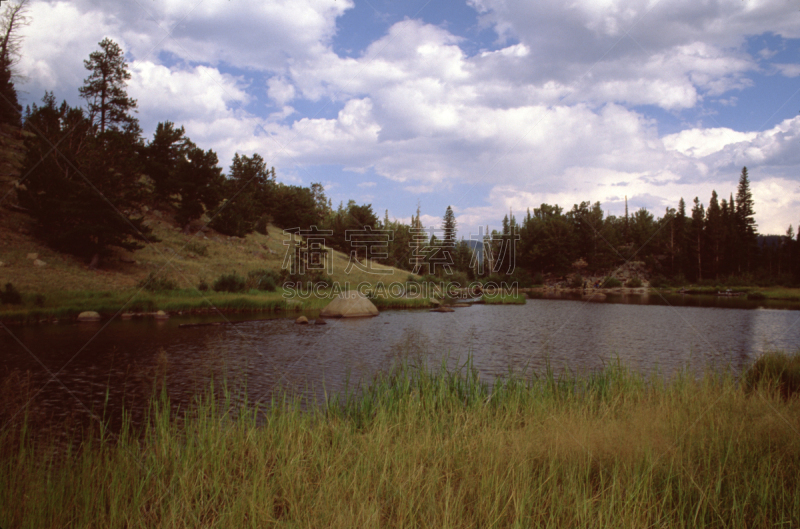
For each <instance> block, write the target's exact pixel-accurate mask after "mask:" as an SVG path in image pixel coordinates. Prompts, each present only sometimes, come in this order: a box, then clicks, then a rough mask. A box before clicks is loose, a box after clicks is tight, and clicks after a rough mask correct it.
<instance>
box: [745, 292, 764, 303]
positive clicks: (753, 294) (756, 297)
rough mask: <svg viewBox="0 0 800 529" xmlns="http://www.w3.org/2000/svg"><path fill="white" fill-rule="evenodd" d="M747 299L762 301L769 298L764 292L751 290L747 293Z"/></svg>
mask: <svg viewBox="0 0 800 529" xmlns="http://www.w3.org/2000/svg"><path fill="white" fill-rule="evenodd" d="M747 299H752V300H755V301H761V300H764V299H767V296H765V295H764V293H763V292H750V293H749V294H747Z"/></svg>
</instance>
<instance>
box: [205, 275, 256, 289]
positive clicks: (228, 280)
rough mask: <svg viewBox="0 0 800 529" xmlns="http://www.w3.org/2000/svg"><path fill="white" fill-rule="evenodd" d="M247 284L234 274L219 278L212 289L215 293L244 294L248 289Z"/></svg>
mask: <svg viewBox="0 0 800 529" xmlns="http://www.w3.org/2000/svg"><path fill="white" fill-rule="evenodd" d="M246 283H247V282H246V281H245V279H244V278H243V277H242V276H240V275H237V274H236V272H233V273H230V274H222V275H221V276H219V277H218V278H217V280H216V281H214V285H213V287H212V288H213V289H214V291H215V292H242V291H243V290H244V289H245V288H246Z"/></svg>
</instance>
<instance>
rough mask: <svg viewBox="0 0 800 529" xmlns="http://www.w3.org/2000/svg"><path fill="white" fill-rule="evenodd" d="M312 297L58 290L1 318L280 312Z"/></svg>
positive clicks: (11, 309) (25, 320)
mask: <svg viewBox="0 0 800 529" xmlns="http://www.w3.org/2000/svg"><path fill="white" fill-rule="evenodd" d="M312 305H315V303H314V302H313V301H312V300H299V301H298V302H289V303H287V300H285V299H284V298H283V296H282V291H278V292H253V293H231V292H200V291H197V290H172V291H168V292H159V293H155V292H147V291H137V290H127V291H117V292H92V291H77V292H60V293H55V294H53V295H52V297H49V298H45V300H44V301H43V302H42V303H41V304H37V303H35V300H26V302H25V303H24V304H23V305H22V307H21V308H18V307H19V306H4V307H3V309H4V310H2V311H0V321H4V322H16V323H33V322H37V321H41V320H54V319H59V320H63V319H67V320H68V319H71V318H75V317H77V315H78V314H80V313H81V312H84V311H95V312H98V313H99V314H100V315H101V316H102V317H103V318H110V317H112V316H115V315H117V313H119V312H120V311H121V312H123V313H150V312H155V311H158V310H163V311H165V312H193V311H194V312H206V311H208V312H216V310H220V311H222V312H231V311H253V312H264V311H265V312H280V311H297V310H304V309H305V308H311V309H313V308H316V307H315V306H312Z"/></svg>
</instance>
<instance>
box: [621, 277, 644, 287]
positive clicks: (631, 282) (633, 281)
mask: <svg viewBox="0 0 800 529" xmlns="http://www.w3.org/2000/svg"><path fill="white" fill-rule="evenodd" d="M625 286H626V287H628V288H639V287H640V286H642V280H641V279H639V278H638V277H632V278H630V279H628V280H627V281H626V282H625Z"/></svg>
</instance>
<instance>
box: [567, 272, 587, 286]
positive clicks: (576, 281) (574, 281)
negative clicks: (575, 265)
mask: <svg viewBox="0 0 800 529" xmlns="http://www.w3.org/2000/svg"><path fill="white" fill-rule="evenodd" d="M567 285H568V286H569V287H570V288H582V287H583V276H582V275H580V274H575V275H574V276H572V277H571V278H569V281H568V282H567Z"/></svg>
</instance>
